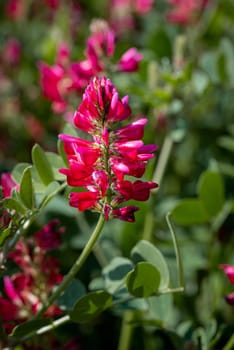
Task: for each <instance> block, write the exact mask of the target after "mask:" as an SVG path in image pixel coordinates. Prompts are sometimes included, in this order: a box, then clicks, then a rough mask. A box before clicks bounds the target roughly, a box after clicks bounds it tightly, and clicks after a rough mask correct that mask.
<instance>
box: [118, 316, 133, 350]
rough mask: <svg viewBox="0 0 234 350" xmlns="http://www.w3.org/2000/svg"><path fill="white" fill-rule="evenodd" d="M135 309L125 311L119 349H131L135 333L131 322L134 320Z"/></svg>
mask: <svg viewBox="0 0 234 350" xmlns="http://www.w3.org/2000/svg"><path fill="white" fill-rule="evenodd" d="M134 318H135V313H134V311H125V313H124V317H123V319H122V325H121V331H120V338H119V344H118V350H129V349H130V345H131V340H132V334H133V326H132V324H131V322H132V321H134Z"/></svg>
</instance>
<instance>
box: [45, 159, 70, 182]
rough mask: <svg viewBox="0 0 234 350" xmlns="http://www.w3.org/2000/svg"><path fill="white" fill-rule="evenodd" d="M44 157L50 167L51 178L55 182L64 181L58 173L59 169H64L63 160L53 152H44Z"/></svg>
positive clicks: (63, 177)
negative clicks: (52, 177)
mask: <svg viewBox="0 0 234 350" xmlns="http://www.w3.org/2000/svg"><path fill="white" fill-rule="evenodd" d="M46 157H47V159H48V161H49V163H50V165H51V167H52V171H53V176H54V178H55V180H57V181H63V180H65V179H66V176H65V175H64V174H61V173H60V172H59V169H61V168H64V167H66V164H65V163H64V160H63V158H62V157H61V156H60V155H58V154H56V153H53V152H46Z"/></svg>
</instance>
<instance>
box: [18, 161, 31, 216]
mask: <svg viewBox="0 0 234 350" xmlns="http://www.w3.org/2000/svg"><path fill="white" fill-rule="evenodd" d="M19 193H20V198H21V200H22V202H23V203H24V204H25V206H26V207H27V208H29V209H33V207H34V193H33V185H32V175H31V168H30V167H28V168H26V169H25V170H24V172H23V175H22V178H21V181H20V192H19Z"/></svg>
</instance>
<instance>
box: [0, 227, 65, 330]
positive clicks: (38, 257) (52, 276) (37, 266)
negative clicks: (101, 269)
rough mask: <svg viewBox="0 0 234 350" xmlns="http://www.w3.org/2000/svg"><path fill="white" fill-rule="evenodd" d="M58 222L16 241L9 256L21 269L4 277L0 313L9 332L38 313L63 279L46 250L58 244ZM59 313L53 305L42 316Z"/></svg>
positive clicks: (57, 265)
mask: <svg viewBox="0 0 234 350" xmlns="http://www.w3.org/2000/svg"><path fill="white" fill-rule="evenodd" d="M58 224H59V222H58V220H52V221H51V222H49V223H48V224H47V225H45V226H44V227H43V228H42V229H41V230H40V231H38V232H37V233H36V234H35V235H34V236H32V237H30V238H29V239H28V240H27V241H24V242H23V241H19V242H18V243H17V245H16V247H15V250H14V251H13V252H11V253H10V254H9V259H10V260H13V261H14V262H15V264H16V265H17V266H18V268H19V269H20V271H19V272H16V273H14V274H13V275H11V276H4V278H3V291H4V295H2V296H0V314H1V318H2V321H3V323H4V327H5V328H6V330H7V331H8V332H10V331H11V330H12V328H13V326H15V325H17V324H19V323H21V322H23V321H26V320H27V319H30V317H31V316H32V315H34V314H36V313H37V312H38V310H39V309H40V308H41V306H42V304H43V303H44V302H45V300H46V298H47V295H48V293H49V292H50V291H52V289H53V288H54V287H55V285H56V284H59V283H60V282H61V281H62V279H63V276H62V274H61V273H60V268H59V263H58V261H57V260H56V258H54V257H53V256H50V255H48V254H47V251H48V250H49V249H52V248H56V247H58V246H59V245H60V244H61V240H60V234H62V233H63V228H61V227H60V228H59V227H58ZM59 314H61V310H60V309H59V307H57V306H56V305H51V306H50V308H49V309H48V310H47V312H46V313H45V316H48V317H53V316H56V315H59Z"/></svg>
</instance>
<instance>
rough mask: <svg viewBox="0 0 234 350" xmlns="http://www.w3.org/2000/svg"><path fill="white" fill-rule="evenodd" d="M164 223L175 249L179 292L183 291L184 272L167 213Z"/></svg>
mask: <svg viewBox="0 0 234 350" xmlns="http://www.w3.org/2000/svg"><path fill="white" fill-rule="evenodd" d="M166 221H167V225H168V228H169V230H170V233H171V237H172V241H173V245H174V249H175V255H176V263H177V270H178V277H179V278H178V279H179V285H180V286H179V289H180V288H181V290H180V291H183V290H184V286H185V283H184V271H183V264H182V259H181V255H180V250H179V245H178V242H177V239H176V235H175V232H174V228H173V226H172V223H171V221H170V213H168V214H167V215H166Z"/></svg>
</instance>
